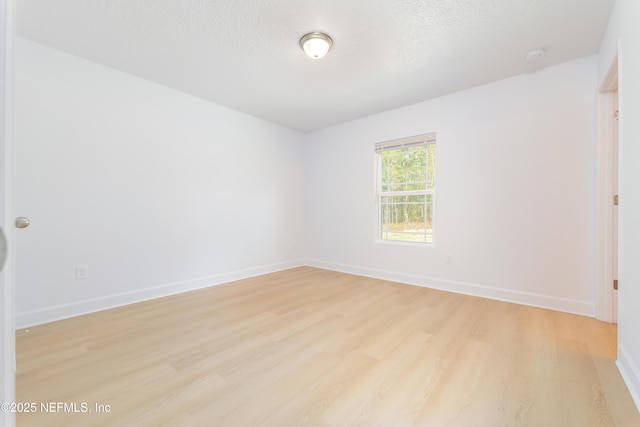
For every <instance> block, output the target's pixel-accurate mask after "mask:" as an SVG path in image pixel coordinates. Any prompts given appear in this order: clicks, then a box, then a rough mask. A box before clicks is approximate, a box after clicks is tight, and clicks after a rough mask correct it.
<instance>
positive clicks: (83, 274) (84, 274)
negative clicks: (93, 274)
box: [76, 265, 89, 280]
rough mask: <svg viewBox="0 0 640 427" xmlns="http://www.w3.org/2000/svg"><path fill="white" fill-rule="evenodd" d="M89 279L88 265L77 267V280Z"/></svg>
mask: <svg viewBox="0 0 640 427" xmlns="http://www.w3.org/2000/svg"><path fill="white" fill-rule="evenodd" d="M88 277H89V267H87V266H86V265H78V266H76V280H84V279H87V278H88Z"/></svg>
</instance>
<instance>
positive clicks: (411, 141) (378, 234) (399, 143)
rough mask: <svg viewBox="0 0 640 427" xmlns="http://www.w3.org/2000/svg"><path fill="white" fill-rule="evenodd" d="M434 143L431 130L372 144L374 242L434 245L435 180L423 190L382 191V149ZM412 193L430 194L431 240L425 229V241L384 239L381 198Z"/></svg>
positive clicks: (434, 137) (434, 134)
mask: <svg viewBox="0 0 640 427" xmlns="http://www.w3.org/2000/svg"><path fill="white" fill-rule="evenodd" d="M432 144H433V145H435V144H436V133H435V132H431V133H427V134H423V135H416V136H411V137H407V138H401V139H395V140H391V141H384V142H379V143H376V144H374V158H375V217H376V220H375V227H376V228H375V238H374V240H375V242H376V243H385V244H401V245H412V246H427V247H434V246H435V242H436V238H435V234H436V215H435V213H436V187H435V180H434V184H433V188H432V189H428V186H425V190H411V191H385V192H383V191H382V156H381V155H380V154H381V153H382V152H383V151H388V150H394V149H398V148H409V147H415V146H420V145H425V146H426V145H432ZM412 195H424V196H425V198H426V197H427V196H428V195H431V220H432V228H431V241H430V242H429V241H426V240H427V236H428V234H427V232H426V229H425V242H414V241H410V240H389V239H384V238H383V236H382V234H383V233H382V198H383V197H385V196H412Z"/></svg>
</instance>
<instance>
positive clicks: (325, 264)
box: [306, 259, 595, 317]
mask: <svg viewBox="0 0 640 427" xmlns="http://www.w3.org/2000/svg"><path fill="white" fill-rule="evenodd" d="M306 265H308V266H310V267H316V268H323V269H326V270H332V271H340V272H343V273H349V274H356V275H359V276H366V277H372V278H374V279H382V280H390V281H394V282H399V283H405V284H407V285H414V286H422V287H425V288H430V289H438V290H442V291H447V292H454V293H457V294H464V295H471V296H476V297H481V298H489V299H493V300H498V301H506V302H511V303H515V304H522V305H528V306H532V307H540V308H546V309H549V310H555V311H562V312H565V313H572V314H579V315H581V316H588V317H593V316H594V311H595V306H594V304H593V303H592V302H590V301H580V300H573V299H567V298H559V297H554V296H550V295H542V294H534V293H530V292H521V291H514V290H510V289H501V288H494V287H491V286H485V285H478V284H474V283H465V282H458V281H455V280H447V279H440V278H437V277H427V276H420V275H415V274H406V273H399V272H395V271H388V270H378V269H373V268H368V267H359V266H354V265H347V264H339V263H335V262H330V261H323V260H318V259H307V261H306Z"/></svg>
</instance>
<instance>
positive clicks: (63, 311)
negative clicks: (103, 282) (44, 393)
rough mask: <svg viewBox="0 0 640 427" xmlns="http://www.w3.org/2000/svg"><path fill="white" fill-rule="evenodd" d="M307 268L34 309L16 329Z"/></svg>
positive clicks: (20, 317) (271, 269) (277, 267)
mask: <svg viewBox="0 0 640 427" xmlns="http://www.w3.org/2000/svg"><path fill="white" fill-rule="evenodd" d="M303 265H305V263H304V260H302V259H300V260H293V261H286V262H281V263H276V264H269V265H264V266H260V267H254V268H248V269H245V270H239V271H232V272H228V273H220V274H215V275H213V276H207V277H201V278H199V279H193V280H185V281H182V282H175V283H167V284H164V285H160V286H155V287H152V288H147V289H141V290H136V291H132V292H124V293H120V294H115V295H108V296H105V297H100V298H93V299H89V300H84V301H77V302H73V303H69V304H61V305H56V306H52V307H47V308H44V309H40V310H30V311H27V312H24V313H17V314H16V325H17V326H16V327H17V328H18V329H22V328H26V327H30V326H34V325H40V324H43V323H48V322H53V321H55V320H61V319H67V318H70V317H75V316H80V315H83V314H89V313H94V312H96V311H102V310H107V309H110V308H114V307H120V306H123V305H128V304H134V303H137V302H141V301H147V300H151V299H155V298H162V297H166V296H169V295H175V294H180V293H183V292H189V291H194V290H197V289H203V288H208V287H211V286H217V285H222V284H225V283H229V282H233V281H236V280H242V279H248V278H250V277H255V276H261V275H263V274H269V273H275V272H277V271H282V270H288V269H290V268H295V267H301V266H303Z"/></svg>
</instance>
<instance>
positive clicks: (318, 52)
mask: <svg viewBox="0 0 640 427" xmlns="http://www.w3.org/2000/svg"><path fill="white" fill-rule="evenodd" d="M332 45H333V40H331V37H329V36H328V35H326V34H324V33H315V32H314V33H309V34H305V35H304V36H302V38H301V39H300V47H301V48H302V50H304V52H305V53H306V54H307V55H309V56H310V57H311V58H314V59H319V58H322V57H323V56H325V55H326V54H327V52H329V49H331V46H332Z"/></svg>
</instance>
